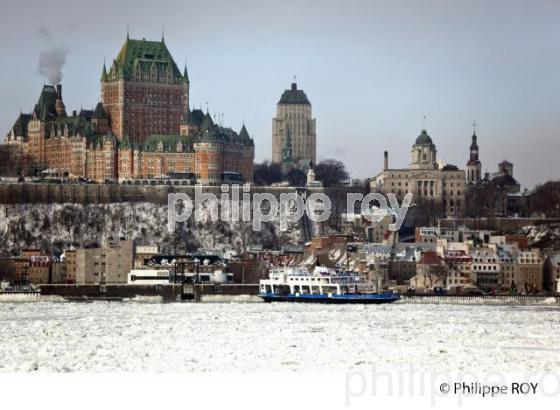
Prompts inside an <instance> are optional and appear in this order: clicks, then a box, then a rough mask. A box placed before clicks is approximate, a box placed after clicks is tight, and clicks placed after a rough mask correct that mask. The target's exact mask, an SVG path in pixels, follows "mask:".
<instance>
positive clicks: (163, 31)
mask: <svg viewBox="0 0 560 410" xmlns="http://www.w3.org/2000/svg"><path fill="white" fill-rule="evenodd" d="M164 37H165V28H164V27H163V26H161V42H162V43H163V41H164Z"/></svg>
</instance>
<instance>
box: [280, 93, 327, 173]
mask: <svg viewBox="0 0 560 410" xmlns="http://www.w3.org/2000/svg"><path fill="white" fill-rule="evenodd" d="M288 127H289V129H290V130H291V131H290V138H291V145H292V158H293V162H294V163H295V164H296V165H297V164H305V165H307V164H308V163H309V162H310V161H311V162H313V163H315V158H316V150H317V136H316V134H315V119H314V118H313V115H312V110H311V103H310V102H309V100H308V99H307V95H306V94H305V92H303V90H298V88H297V84H296V83H292V86H291V88H290V89H289V90H285V91H284V93H283V94H282V97H280V101H278V104H277V105H276V117H274V118H273V119H272V162H275V163H282V156H283V148H284V147H285V145H286V138H287V136H288V133H287V129H288Z"/></svg>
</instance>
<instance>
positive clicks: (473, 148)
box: [470, 134, 478, 161]
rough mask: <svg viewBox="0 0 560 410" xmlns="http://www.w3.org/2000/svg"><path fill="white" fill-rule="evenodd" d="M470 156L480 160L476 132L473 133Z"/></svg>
mask: <svg viewBox="0 0 560 410" xmlns="http://www.w3.org/2000/svg"><path fill="white" fill-rule="evenodd" d="M470 157H471V161H478V144H477V143H476V134H473V135H472V141H471V150H470Z"/></svg>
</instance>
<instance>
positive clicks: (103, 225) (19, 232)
mask: <svg viewBox="0 0 560 410" xmlns="http://www.w3.org/2000/svg"><path fill="white" fill-rule="evenodd" d="M201 212H202V213H203V214H204V213H207V215H205V218H204V219H205V221H204V222H196V221H195V220H194V219H193V218H191V219H190V220H189V221H187V222H185V223H182V224H178V225H177V227H176V229H175V231H174V232H172V233H170V232H168V230H167V206H161V205H157V204H154V203H113V204H91V205H79V204H32V205H31V204H29V205H24V204H22V205H0V252H1V253H2V254H9V253H11V254H18V253H19V252H20V251H21V249H23V248H40V249H43V250H45V251H63V250H65V249H68V248H69V247H75V248H79V247H88V246H98V245H100V244H101V243H102V241H103V240H104V239H106V238H108V237H114V238H116V237H124V238H127V239H134V240H136V242H137V243H140V244H152V243H154V244H158V245H159V246H160V249H161V251H162V252H163V253H168V252H183V251H185V250H194V249H196V248H199V247H209V248H216V247H225V248H230V249H236V250H241V248H242V247H243V246H248V245H254V244H259V245H262V246H264V247H265V248H271V249H277V248H279V247H280V246H282V245H284V244H296V243H298V242H299V241H300V238H301V233H300V231H299V226H298V225H297V224H290V225H289V226H288V230H287V231H284V232H282V231H280V229H279V221H278V220H275V221H274V222H270V223H266V224H263V228H262V229H261V230H260V231H256V232H255V231H253V229H252V227H251V224H250V223H249V222H231V223H230V222H221V221H218V222H212V221H211V220H210V212H209V210H208V209H205V210H202V211H201Z"/></svg>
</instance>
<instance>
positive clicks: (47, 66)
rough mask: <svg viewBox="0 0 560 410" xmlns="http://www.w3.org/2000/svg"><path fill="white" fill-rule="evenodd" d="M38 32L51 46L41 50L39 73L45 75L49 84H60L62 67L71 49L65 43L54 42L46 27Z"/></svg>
mask: <svg viewBox="0 0 560 410" xmlns="http://www.w3.org/2000/svg"><path fill="white" fill-rule="evenodd" d="M37 33H38V34H39V36H40V37H41V38H42V39H43V40H45V41H46V42H47V44H48V45H49V48H48V49H46V50H43V51H41V54H40V55H39V69H38V71H39V74H41V75H42V76H44V77H45V78H46V79H47V80H48V82H49V84H60V82H61V81H62V67H63V66H64V64H66V56H67V55H68V51H69V49H68V47H67V46H65V45H55V44H53V43H52V41H51V35H50V33H49V31H48V30H47V29H46V28H45V27H41V28H40V29H39V30H38V31H37Z"/></svg>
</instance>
